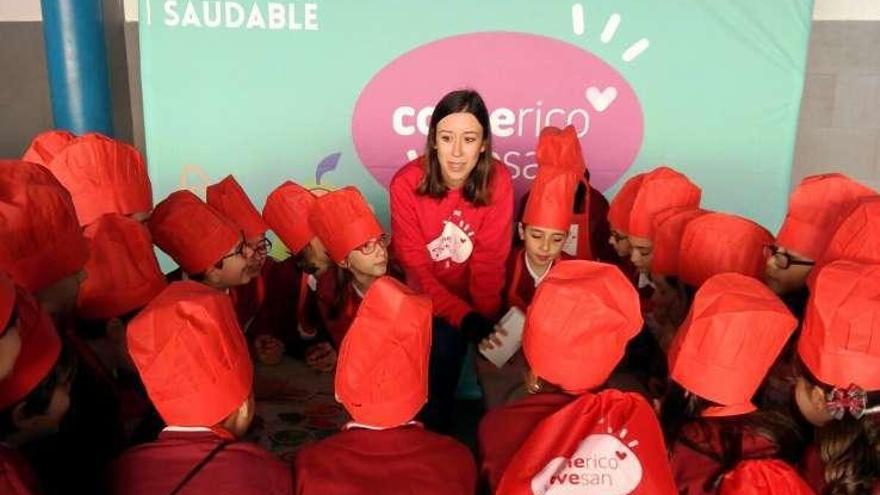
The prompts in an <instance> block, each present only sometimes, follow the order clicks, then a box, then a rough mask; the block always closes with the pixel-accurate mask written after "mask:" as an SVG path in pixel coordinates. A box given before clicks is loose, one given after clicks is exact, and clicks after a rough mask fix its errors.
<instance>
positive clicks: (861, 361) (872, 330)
mask: <svg viewBox="0 0 880 495" xmlns="http://www.w3.org/2000/svg"><path fill="white" fill-rule="evenodd" d="M878 277H880V265H862V264H859V263H855V262H851V261H835V262H834V263H831V264H830V265H826V266H824V267H823V268H822V269H820V270H819V274H818V276H817V277H816V281H815V283H814V284H813V286H812V290H811V295H810V300H809V303H808V304H807V314H806V317H805V320H804V326H803V330H802V331H801V336H800V339H799V340H798V354H799V355H800V358H801V361H803V362H804V364H805V365H806V366H807V368H808V369H809V370H810V372H811V373H812V374H813V376H815V377H816V378H817V379H818V380H820V381H822V383H825V384H827V385H832V386H834V387H839V388H846V387H849V386H850V385H851V384H855V385H858V386H859V387H861V388H862V389H864V390H869V391H870V390H880V283H878V280H880V278H878Z"/></svg>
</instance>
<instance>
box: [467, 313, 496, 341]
mask: <svg viewBox="0 0 880 495" xmlns="http://www.w3.org/2000/svg"><path fill="white" fill-rule="evenodd" d="M459 328H460V330H461V333H462V335H464V337H465V338H466V339H468V340H470V341H471V342H476V343H479V342H482V341H483V339H485V338H486V337H488V336H489V335H491V334H492V333H493V332H494V331H495V322H494V321H492V320H490V319H489V318H486V317H485V316H483V315H481V314H480V313H477V312H476V311H471V312H470V313H468V314H467V315H465V317H464V319H462V320H461V325H460V326H459Z"/></svg>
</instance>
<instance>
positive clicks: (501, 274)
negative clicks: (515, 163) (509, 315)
mask: <svg viewBox="0 0 880 495" xmlns="http://www.w3.org/2000/svg"><path fill="white" fill-rule="evenodd" d="M492 182H493V184H492V189H493V191H492V204H490V205H488V206H485V207H484V208H487V209H488V211H487V212H486V213H485V219H484V220H483V224H482V225H481V226H480V230H479V231H478V232H477V233H476V235H475V236H474V252H473V254H472V255H471V260H470V294H471V300H472V301H473V303H474V308H475V309H476V310H477V311H479V312H480V313H482V314H483V316H486V317H487V318H492V319H494V318H496V317H497V316H498V311H499V310H500V309H501V291H502V290H503V289H504V281H505V280H504V279H505V273H506V270H505V268H506V266H505V265H506V263H507V258H508V257H509V256H510V246H511V243H512V242H513V182H512V181H511V179H510V174H509V173H508V172H507V169H506V168H505V167H504V166H503V165H500V164H498V163H495V177H494V178H493V180H492Z"/></svg>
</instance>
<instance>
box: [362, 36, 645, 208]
mask: <svg viewBox="0 0 880 495" xmlns="http://www.w3.org/2000/svg"><path fill="white" fill-rule="evenodd" d="M464 87H467V88H473V89H475V90H477V91H479V92H480V94H481V95H482V96H483V98H484V99H485V101H486V105H487V106H488V107H489V112H490V117H491V120H492V130H493V133H492V134H493V135H492V140H493V141H492V146H493V152H494V154H495V156H496V158H498V159H499V160H501V161H502V162H504V164H505V165H507V167H508V169H509V170H510V172H511V175H512V176H513V178H514V184H515V185H516V190H517V193H518V194H522V193H523V192H525V191H526V190H527V189H528V187H529V184H530V183H531V179H533V178H534V175H535V173H536V171H537V165H536V164H535V153H534V151H535V146H536V145H537V142H538V135H539V133H540V131H541V128H543V127H545V126H546V125H554V126H557V127H564V126H566V125H568V124H572V125H574V126H575V127H576V128H577V129H578V135H579V136H580V139H581V146H582V148H583V151H584V158H585V159H586V161H587V167H588V168H589V170H590V175H591V182H592V184H593V186H594V187H596V188H598V189H599V190H605V189H606V188H608V187H610V186H611V185H612V184H614V183H615V182H616V181H617V179H619V178H620V177H621V175H623V173H624V172H625V171H626V170H627V169H628V168H629V167H630V165H632V162H633V160H635V157H636V155H637V154H638V152H639V149H640V147H641V144H642V136H643V130H644V124H643V117H642V108H641V104H640V103H639V99H638V97H637V95H636V93H635V92H634V91H633V89H632V87H631V86H630V85H629V83H628V82H627V81H626V79H624V78H623V76H622V75H621V74H620V73H619V72H617V70H615V69H614V67H612V66H611V65H609V64H607V63H606V62H605V61H603V60H602V59H600V58H599V57H597V56H595V55H593V54H592V53H590V52H588V51H586V50H584V49H583V48H581V47H578V46H576V45H572V44H569V43H566V42H564V41H560V40H557V39H553V38H548V37H545V36H538V35H534V34H524V33H511V32H488V33H473V34H464V35H459V36H452V37H449V38H444V39H441V40H437V41H434V42H431V43H428V44H425V45H422V46H420V47H417V48H415V49H413V50H411V51H409V52H407V53H405V54H403V55H401V56H400V57H398V58H396V59H395V60H393V61H392V62H391V63H390V64H388V65H387V66H385V67H384V68H383V69H382V70H380V71H379V72H378V73H376V75H375V76H373V78H372V79H371V80H370V82H369V83H367V85H366V87H364V89H363V91H362V92H361V94H360V96H359V97H358V100H357V103H356V104H355V108H354V115H353V117H352V124H351V128H352V129H351V131H352V136H353V139H354V145H355V149H356V150H357V153H358V155H359V157H360V159H361V161H362V162H363V163H364V165H365V166H366V167H367V169H368V170H369V171H370V173H371V174H372V175H373V177H375V178H376V180H378V181H379V183H381V184H382V185H383V186H386V187H387V186H388V184H389V183H390V181H391V178H392V177H393V175H394V173H395V172H396V171H397V169H399V168H400V167H401V166H403V165H404V164H405V163H407V162H408V161H409V160H410V157H412V156H413V155H414V154H419V155H420V154H422V152H423V148H424V145H425V139H426V133H427V127H428V123H429V121H430V116H431V112H432V110H433V108H432V107H433V105H434V104H435V103H436V102H437V101H438V100H439V99H440V98H441V97H442V96H443V95H444V94H446V93H447V92H449V91H452V90H455V89H458V88H464Z"/></svg>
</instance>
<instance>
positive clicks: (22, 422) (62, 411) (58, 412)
mask: <svg viewBox="0 0 880 495" xmlns="http://www.w3.org/2000/svg"><path fill="white" fill-rule="evenodd" d="M71 378H72V377H68V378H66V379H64V380H61V381H59V382H58V384H56V385H55V388H54V389H53V390H52V398H51V399H50V400H49V407H47V408H46V411H44V412H43V413H41V414H37V415H35V416H22V413H21V412H20V409H18V408H20V407H23V406H24V403H21V404H19V405H18V406H15V407H16V408H17V409H16V411H14V412H13V422H14V424H15V427H16V428H17V429H19V430H22V431H26V432H28V433H29V434H30V435H43V434H48V433H53V432H55V431H58V428H59V427H60V426H61V421H62V420H63V419H64V416H66V415H67V411H68V410H69V409H70V385H71V382H72V379H71Z"/></svg>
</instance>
